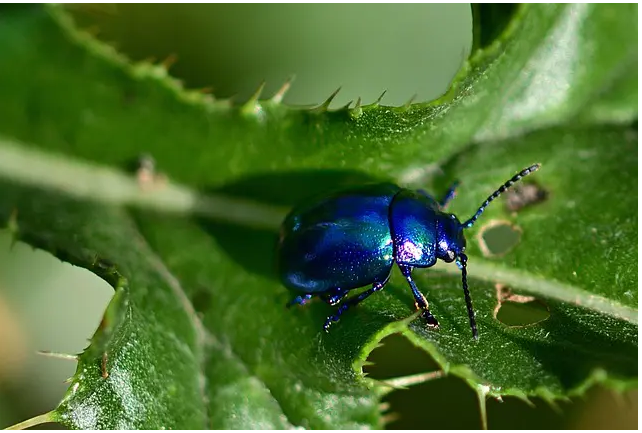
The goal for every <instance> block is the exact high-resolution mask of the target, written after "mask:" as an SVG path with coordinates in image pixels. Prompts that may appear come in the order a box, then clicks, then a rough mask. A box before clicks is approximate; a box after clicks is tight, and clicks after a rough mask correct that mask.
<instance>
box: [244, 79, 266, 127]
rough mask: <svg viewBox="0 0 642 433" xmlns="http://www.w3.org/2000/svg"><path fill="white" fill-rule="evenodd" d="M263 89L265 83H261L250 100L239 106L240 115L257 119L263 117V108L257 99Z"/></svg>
mask: <svg viewBox="0 0 642 433" xmlns="http://www.w3.org/2000/svg"><path fill="white" fill-rule="evenodd" d="M264 88H265V81H262V82H261V84H259V87H258V88H257V89H256V91H255V92H254V94H253V95H252V96H250V98H249V99H248V100H247V101H245V103H244V104H243V105H241V113H243V114H245V115H249V116H255V117H259V118H262V117H263V106H262V105H261V102H260V101H259V98H260V97H261V94H262V93H263V89H264Z"/></svg>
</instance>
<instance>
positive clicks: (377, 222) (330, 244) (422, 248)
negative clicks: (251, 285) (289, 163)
mask: <svg viewBox="0 0 642 433" xmlns="http://www.w3.org/2000/svg"><path fill="white" fill-rule="evenodd" d="M539 167H540V165H539V164H535V165H532V166H530V167H528V168H525V169H524V170H522V171H521V172H519V173H518V174H516V175H515V176H513V177H512V178H511V179H509V180H508V181H507V182H506V183H504V184H503V185H502V186H501V187H499V188H498V189H497V190H496V191H495V192H494V193H492V194H491V195H490V196H489V197H488V198H487V199H486V201H484V203H482V205H481V206H480V207H479V209H478V210H477V212H476V213H475V214H474V215H473V216H472V217H471V218H470V219H468V220H467V221H465V222H464V223H461V222H460V221H459V219H458V218H457V217H456V216H455V215H452V214H449V213H445V212H444V208H445V207H446V205H447V204H448V202H449V201H450V200H452V199H453V198H454V196H455V188H456V186H457V184H456V183H455V184H454V185H453V186H452V187H451V188H450V190H449V191H448V193H447V194H446V196H445V197H444V198H443V199H442V200H441V201H437V200H435V199H434V198H432V197H431V196H430V195H428V194H427V193H425V192H423V191H413V190H409V189H405V188H401V187H399V186H396V185H394V184H391V183H384V184H375V185H367V186H362V187H358V188H353V189H350V190H346V191H342V192H339V193H336V194H334V195H331V196H329V197H327V198H325V199H322V200H319V201H314V202H312V203H309V204H305V205H302V206H300V207H297V208H295V209H293V210H292V211H291V212H290V213H289V215H288V216H287V217H286V218H285V221H284V222H283V224H282V226H281V232H280V236H279V244H278V263H279V275H280V278H281V280H282V282H283V284H284V285H285V286H286V287H288V288H289V289H291V290H294V291H298V292H299V293H300V294H299V295H298V296H297V297H296V298H294V299H293V300H292V301H291V302H290V303H289V304H288V306H291V305H295V304H300V305H303V304H305V303H306V302H307V301H309V300H310V299H311V298H312V297H313V296H319V297H320V298H322V299H323V300H324V301H326V302H327V303H328V304H330V305H332V306H334V305H339V307H338V309H337V311H336V313H335V314H334V315H331V316H329V317H328V318H327V319H326V321H325V324H324V325H323V328H324V329H325V330H326V331H328V329H329V328H330V325H331V324H332V323H333V322H338V321H339V318H340V317H341V315H342V314H343V313H344V312H345V311H346V310H347V309H348V308H349V307H351V306H354V305H357V304H358V303H359V302H361V301H363V300H364V299H366V298H367V297H368V296H370V295H372V294H373V293H375V292H378V291H379V290H382V289H383V288H384V287H385V285H386V283H387V282H388V279H389V278H390V272H391V270H392V266H393V264H394V263H396V264H397V266H398V267H399V269H400V270H401V273H402V274H403V276H404V277H405V278H406V280H407V281H408V284H409V285H410V289H411V290H412V294H413V296H414V298H415V305H416V307H417V308H418V309H420V310H421V315H422V317H423V318H424V320H425V321H426V323H427V324H428V325H429V326H431V327H435V328H436V327H438V326H439V322H438V321H437V319H436V318H435V317H434V316H433V315H432V313H431V312H430V309H429V308H428V301H427V300H426V298H425V297H424V295H423V294H422V293H421V292H420V291H419V289H418V288H417V286H416V285H415V282H414V281H413V279H412V270H413V269H414V268H429V267H431V266H433V265H434V264H435V263H436V262H437V259H441V260H443V261H445V262H447V263H451V262H453V261H455V262H456V263H457V266H458V267H459V269H461V272H462V285H463V289H464V296H465V298H466V306H467V308H468V318H469V320H470V327H471V330H472V333H473V338H475V339H477V338H478V332H477V325H476V323H475V312H474V310H473V305H472V301H471V299H470V293H469V291H468V283H467V279H466V262H467V260H468V258H467V257H466V254H464V251H465V249H466V238H465V237H464V229H467V228H470V227H472V226H473V224H475V221H476V220H477V218H479V216H480V215H481V214H482V212H483V211H484V209H486V207H487V206H488V205H489V204H490V202H492V201H493V200H495V199H496V198H497V197H499V195H500V194H502V193H503V192H504V191H506V190H507V189H508V188H510V186H511V185H513V184H514V183H515V182H517V181H519V180H520V179H521V178H522V177H524V176H526V175H528V174H530V173H532V172H534V171H535V170H537V169H538V168H539ZM367 285H372V287H370V288H369V289H368V290H366V291H364V292H361V293H360V294H358V295H356V296H353V297H351V298H349V299H347V300H345V301H343V299H344V298H345V297H346V295H347V294H348V292H349V291H350V290H353V289H357V288H359V287H363V286H367ZM342 301H343V302H342Z"/></svg>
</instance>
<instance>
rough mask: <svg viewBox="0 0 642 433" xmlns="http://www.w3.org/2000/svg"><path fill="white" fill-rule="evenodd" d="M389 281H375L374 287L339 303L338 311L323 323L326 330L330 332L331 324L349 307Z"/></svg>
mask: <svg viewBox="0 0 642 433" xmlns="http://www.w3.org/2000/svg"><path fill="white" fill-rule="evenodd" d="M387 282H388V280H386V281H384V282H383V283H374V284H373V285H372V287H371V288H369V289H368V290H366V291H365V292H361V293H359V294H358V295H356V296H353V297H352V298H350V299H348V300H346V301H344V302H343V303H342V304H341V305H339V308H337V312H336V313H335V314H334V315H332V316H328V318H327V319H325V323H324V324H323V329H324V330H325V332H328V330H329V329H330V325H332V323H333V322H338V321H339V319H340V318H341V315H342V314H343V313H345V312H346V310H347V309H348V308H350V307H354V306H355V305H357V304H358V303H359V302H361V301H363V300H364V299H366V298H367V297H368V296H370V295H372V294H373V293H375V292H378V291H379V290H381V289H383V288H384V286H385V285H386V283H387ZM346 293H347V292H346ZM344 296H345V295H344Z"/></svg>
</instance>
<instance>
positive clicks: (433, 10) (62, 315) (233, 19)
mask: <svg viewBox="0 0 642 433" xmlns="http://www.w3.org/2000/svg"><path fill="white" fill-rule="evenodd" d="M69 7H70V8H71V9H72V10H73V11H74V13H75V15H76V18H77V20H78V22H79V23H80V25H81V27H83V28H86V29H88V30H90V31H92V32H94V33H95V34H96V35H97V37H99V38H100V39H102V40H104V41H108V42H109V43H111V44H113V45H114V46H116V47H117V48H118V49H119V50H120V51H121V52H123V53H125V54H126V55H128V56H129V57H131V58H132V59H134V60H144V59H147V60H154V61H155V62H161V61H163V60H165V59H168V58H175V59H176V62H175V63H174V64H173V65H172V67H171V69H170V70H171V73H172V75H174V76H175V77H177V78H179V79H181V80H182V81H184V83H185V85H186V86H187V87H189V88H210V89H212V90H213V92H214V94H215V95H216V97H218V98H227V97H234V98H235V100H237V101H243V100H244V99H247V98H248V97H249V96H250V95H251V94H253V93H254V92H255V91H256V89H257V88H258V86H259V84H260V83H261V82H262V81H265V82H266V86H265V90H264V93H263V96H264V97H268V96H271V95H272V94H273V93H274V92H275V91H276V90H277V89H278V88H279V87H280V86H281V85H282V84H283V83H284V82H285V81H286V80H287V79H288V77H290V76H293V75H294V76H295V77H296V78H295V81H294V82H293V84H292V87H291V89H290V91H289V92H288V93H287V94H286V97H285V102H286V103H288V104H293V105H300V104H319V103H321V102H323V100H325V99H326V98H327V97H328V96H329V95H330V94H331V93H332V92H333V91H334V90H336V89H337V88H338V87H339V86H341V87H342V90H341V92H340V93H339V94H338V96H337V97H336V99H335V100H334V102H333V105H332V106H333V107H339V106H342V105H345V104H346V103H348V102H349V101H352V100H356V99H357V97H361V98H362V100H363V101H364V103H370V102H372V101H374V100H376V99H377V97H378V96H379V95H380V94H381V93H382V92H383V91H384V90H387V93H386V95H385V97H384V100H383V103H384V104H388V105H401V104H404V103H405V102H407V101H408V100H409V99H410V98H411V97H412V96H413V95H416V96H417V99H416V101H427V100H432V99H434V98H436V97H439V96H440V95H441V94H443V93H444V92H445V91H446V89H447V88H448V85H449V83H450V80H451V79H452V77H453V76H454V74H455V73H456V72H457V71H458V69H459V68H460V66H461V64H462V62H463V61H464V59H465V58H466V57H467V55H468V54H469V52H470V47H471V44H472V16H471V11H470V6H469V5H467V4H457V5H454V4H453V5H438V4H426V5H383V4H380V5H74V6H69ZM293 35H294V36H293ZM112 293H113V291H112V289H111V288H110V287H109V286H108V285H107V283H105V282H104V281H102V280H100V279H99V278H98V277H96V276H95V275H93V274H91V273H90V272H88V271H86V270H84V269H80V268H76V267H73V266H71V265H68V264H65V263H61V262H60V261H59V260H57V259H55V258H54V257H53V256H51V255H50V254H48V253H44V252H42V251H35V250H33V249H32V248H31V247H28V246H26V245H24V244H22V243H17V244H15V245H12V242H11V239H10V238H9V236H8V234H7V233H6V232H4V231H0V426H7V425H9V424H13V423H15V422H18V421H21V420H23V419H25V418H28V417H31V416H34V415H37V414H39V413H43V412H46V411H48V410H50V409H52V408H53V407H55V405H56V404H57V403H58V401H59V400H60V398H61V397H62V395H63V393H64V391H65V389H66V385H65V384H64V380H65V379H66V378H68V377H70V376H71V375H72V374H73V371H74V370H75V364H74V363H73V362H70V361H63V360H55V359H50V358H45V357H43V356H39V355H36V353H35V351H36V350H52V351H56V352H65V353H77V352H80V351H82V349H83V348H84V347H85V346H86V344H87V340H88V338H89V337H90V336H91V335H92V334H93V332H94V330H95V329H96V327H97V325H98V323H99V322H100V318H101V316H102V312H103V311H104V309H105V307H106V305H107V303H108V302H109V299H110V297H111V295H112ZM400 360H403V361H402V362H400ZM370 361H372V362H374V365H373V366H371V367H369V368H368V372H369V373H370V375H371V377H375V378H379V379H385V378H389V377H395V376H399V375H407V374H413V373H421V372H425V371H429V370H431V369H434V368H436V366H435V364H434V362H433V361H432V360H431V359H430V358H429V357H428V355H426V354H425V353H424V352H423V351H420V350H417V349H415V348H413V347H412V346H411V345H410V344H409V343H408V342H406V341H405V340H403V339H401V338H396V337H390V338H388V339H387V340H385V344H384V346H383V347H381V348H379V349H377V350H375V352H374V353H373V354H372V355H371V357H370ZM386 401H388V402H389V403H390V406H391V407H390V410H389V411H388V412H387V413H388V414H390V424H389V426H390V427H391V428H399V429H404V428H414V429H425V428H430V429H433V428H437V429H454V428H457V429H472V428H479V426H480V421H479V409H478V406H477V400H476V396H475V394H474V393H473V391H472V390H471V389H470V388H469V387H468V386H467V385H466V384H464V383H463V382H462V381H460V380H457V379H455V378H448V379H439V380H436V381H434V382H431V383H427V384H423V385H419V386H416V387H413V388H411V389H408V390H404V391H396V392H394V393H392V394H391V395H389V396H388V397H387V398H386ZM534 403H535V406H534V407H532V406H529V405H527V404H526V403H524V402H522V401H519V400H517V399H508V398H507V399H505V400H504V402H503V403H500V402H497V401H494V400H492V401H489V402H488V419H489V427H490V428H496V429H500V428H501V429H508V428H514V429H523V428H528V429H544V428H592V429H600V428H613V429H620V428H637V391H635V392H631V393H629V394H626V395H619V394H615V393H613V392H611V391H608V390H601V389H594V390H592V391H591V392H589V393H588V394H587V395H586V396H585V397H583V398H577V399H575V400H573V401H572V402H566V403H560V405H559V409H558V410H555V409H553V408H551V407H550V406H548V405H547V404H546V403H544V402H542V401H539V400H537V399H535V400H534Z"/></svg>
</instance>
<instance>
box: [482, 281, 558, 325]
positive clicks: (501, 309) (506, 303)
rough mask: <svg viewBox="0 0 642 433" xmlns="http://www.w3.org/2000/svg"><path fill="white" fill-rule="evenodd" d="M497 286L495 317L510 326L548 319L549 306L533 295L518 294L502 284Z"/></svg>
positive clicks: (532, 323)
mask: <svg viewBox="0 0 642 433" xmlns="http://www.w3.org/2000/svg"><path fill="white" fill-rule="evenodd" d="M496 288H497V306H496V307H495V311H494V312H493V316H494V317H495V319H497V320H499V321H500V322H501V323H503V324H504V325H506V326H509V327H522V326H530V325H534V324H536V323H539V322H541V321H543V320H546V319H548V318H549V317H550V315H551V313H550V311H549V309H548V306H547V305H546V304H545V303H544V302H542V301H540V300H539V299H536V298H534V297H532V296H523V295H516V294H513V293H512V292H511V290H510V289H509V288H507V287H505V286H503V285H501V284H498V285H497V286H496Z"/></svg>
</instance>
